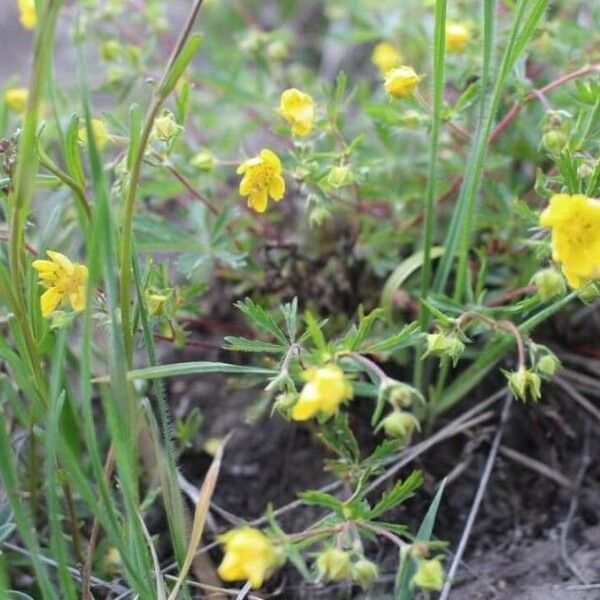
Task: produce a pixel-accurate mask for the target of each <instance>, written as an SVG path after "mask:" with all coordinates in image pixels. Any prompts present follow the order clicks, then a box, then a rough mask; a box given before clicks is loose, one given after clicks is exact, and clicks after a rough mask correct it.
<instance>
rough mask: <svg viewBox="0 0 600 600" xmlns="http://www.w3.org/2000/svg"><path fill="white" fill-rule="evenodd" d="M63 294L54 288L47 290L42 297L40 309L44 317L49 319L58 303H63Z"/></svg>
mask: <svg viewBox="0 0 600 600" xmlns="http://www.w3.org/2000/svg"><path fill="white" fill-rule="evenodd" d="M61 299H62V295H61V293H60V292H59V291H58V290H57V289H56V288H54V287H51V288H49V289H47V290H46V291H45V292H44V293H43V294H42V295H41V296H40V308H41V309H42V316H43V317H47V316H49V315H50V313H51V312H52V311H53V310H54V309H55V308H56V306H57V305H58V303H59V302H60V301H61Z"/></svg>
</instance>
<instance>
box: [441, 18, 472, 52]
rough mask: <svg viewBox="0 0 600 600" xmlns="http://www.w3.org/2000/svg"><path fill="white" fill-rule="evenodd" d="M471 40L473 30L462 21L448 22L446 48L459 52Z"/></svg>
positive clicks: (449, 50)
mask: <svg viewBox="0 0 600 600" xmlns="http://www.w3.org/2000/svg"><path fill="white" fill-rule="evenodd" d="M470 41H471V32H470V30H469V28H468V27H467V26H466V25H463V24H462V23H455V22H449V23H447V24H446V48H447V49H448V52H454V53H456V54H458V53H459V52H462V51H463V50H464V49H465V48H466V47H467V45H468V43H469V42H470Z"/></svg>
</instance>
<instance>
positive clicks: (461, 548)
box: [439, 392, 513, 600]
mask: <svg viewBox="0 0 600 600" xmlns="http://www.w3.org/2000/svg"><path fill="white" fill-rule="evenodd" d="M512 399H513V397H512V394H511V393H510V392H506V400H505V401H504V406H503V408H502V414H501V415H500V423H499V425H498V431H497V432H496V435H495V437H494V441H493V442H492V447H491V448H490V453H489V454H488V458H487V461H486V464H485V468H484V470H483V474H482V476H481V481H480V482H479V487H478V488H477V493H476V494H475V499H474V500H473V506H471V510H470V512H469V516H468V518H467V523H466V525H465V528H464V530H463V534H462V536H461V538H460V542H459V544H458V548H457V550H456V554H455V555H454V560H453V561H452V565H451V566H450V570H449V571H448V576H447V577H446V582H445V583H444V587H443V589H442V593H441V594H440V598H439V600H447V598H448V595H449V594H450V590H451V589H452V582H453V579H454V577H455V575H456V571H457V570H458V567H459V565H460V562H461V560H462V557H463V554H464V552H465V549H466V547H467V543H468V541H469V537H470V536H471V530H472V529H473V524H474V523H475V519H476V518H477V513H478V512H479V507H480V505H481V501H482V500H483V497H484V495H485V491H486V489H487V484H488V482H489V480H490V475H491V474H492V468H493V467H494V463H495V462H496V456H497V454H498V448H499V447H500V440H501V439H502V434H503V433H504V428H505V426H506V423H507V422H508V415H509V414H510V407H511V404H512Z"/></svg>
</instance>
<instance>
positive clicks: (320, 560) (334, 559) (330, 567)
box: [317, 548, 352, 581]
mask: <svg viewBox="0 0 600 600" xmlns="http://www.w3.org/2000/svg"><path fill="white" fill-rule="evenodd" d="M317 571H318V573H319V579H321V580H323V581H343V580H344V579H348V578H349V577H350V576H351V574H352V564H351V562H350V554H348V552H344V551H343V550H338V549H337V548H329V549H327V550H323V552H321V553H320V554H319V555H318V556H317Z"/></svg>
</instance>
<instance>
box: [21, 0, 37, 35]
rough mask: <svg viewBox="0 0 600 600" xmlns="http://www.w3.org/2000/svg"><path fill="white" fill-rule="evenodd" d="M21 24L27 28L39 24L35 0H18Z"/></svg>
mask: <svg viewBox="0 0 600 600" xmlns="http://www.w3.org/2000/svg"><path fill="white" fill-rule="evenodd" d="M17 5H18V7H19V13H20V20H21V25H23V27H24V28H25V29H33V28H34V27H35V26H36V25H37V12H36V10H35V0H17Z"/></svg>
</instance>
